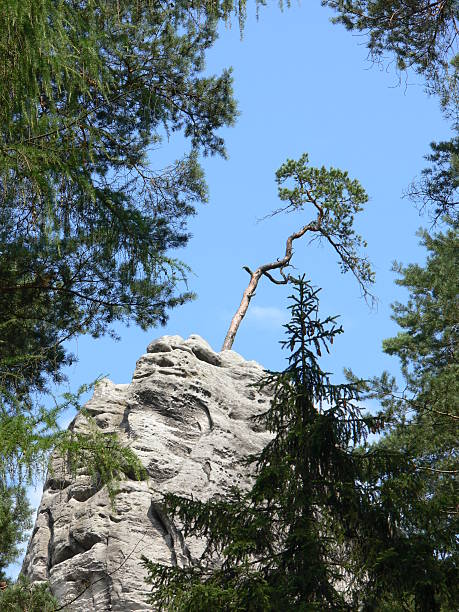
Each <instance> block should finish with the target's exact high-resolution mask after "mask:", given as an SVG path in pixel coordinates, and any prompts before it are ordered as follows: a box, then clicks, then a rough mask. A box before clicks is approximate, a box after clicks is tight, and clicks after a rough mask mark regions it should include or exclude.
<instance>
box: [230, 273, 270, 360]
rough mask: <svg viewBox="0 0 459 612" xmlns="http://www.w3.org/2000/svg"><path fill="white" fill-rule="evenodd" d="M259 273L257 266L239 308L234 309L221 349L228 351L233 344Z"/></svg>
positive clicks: (255, 287)
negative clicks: (234, 312)
mask: <svg viewBox="0 0 459 612" xmlns="http://www.w3.org/2000/svg"><path fill="white" fill-rule="evenodd" d="M261 275H262V272H261V271H260V268H258V269H257V270H255V272H254V273H253V274H251V278H250V282H249V284H248V286H247V289H246V290H245V291H244V293H243V295H242V300H241V303H240V304H239V308H238V309H237V310H236V314H235V315H234V317H233V319H232V321H231V325H230V326H229V329H228V333H227V334H226V338H225V341H224V342H223V346H222V351H229V350H230V349H231V347H232V346H233V342H234V338H235V337H236V334H237V330H238V329H239V325H240V324H241V321H242V319H243V318H244V317H245V313H246V312H247V308H248V307H249V304H250V300H251V299H252V298H253V296H254V295H255V291H256V289H257V285H258V281H259V280H260V278H261Z"/></svg>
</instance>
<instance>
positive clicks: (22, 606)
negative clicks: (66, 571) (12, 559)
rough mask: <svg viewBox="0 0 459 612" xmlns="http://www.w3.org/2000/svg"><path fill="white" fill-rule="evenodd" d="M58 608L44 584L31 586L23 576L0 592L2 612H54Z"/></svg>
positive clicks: (55, 600)
mask: <svg viewBox="0 0 459 612" xmlns="http://www.w3.org/2000/svg"><path fill="white" fill-rule="evenodd" d="M59 608H60V606H59V603H58V601H57V599H56V598H55V597H53V596H52V595H51V593H50V591H49V589H48V586H47V585H46V584H31V583H30V582H28V581H27V580H26V579H25V578H24V577H23V576H21V577H20V578H19V580H18V581H17V582H16V584H14V585H12V586H8V588H6V589H5V590H4V591H0V610H2V612H54V611H55V610H58V609H59Z"/></svg>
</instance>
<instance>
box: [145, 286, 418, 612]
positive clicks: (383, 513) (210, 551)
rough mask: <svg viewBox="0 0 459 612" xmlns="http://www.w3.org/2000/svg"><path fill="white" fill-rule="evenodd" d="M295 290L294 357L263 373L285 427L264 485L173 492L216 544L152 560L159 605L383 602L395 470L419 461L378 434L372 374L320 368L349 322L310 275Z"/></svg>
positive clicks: (290, 342) (261, 476) (273, 414)
mask: <svg viewBox="0 0 459 612" xmlns="http://www.w3.org/2000/svg"><path fill="white" fill-rule="evenodd" d="M291 299H292V303H291V306H290V309H291V320H290V322H289V323H288V324H287V325H286V326H285V327H286V330H287V340H286V341H285V342H283V345H284V347H285V348H288V350H289V351H290V356H289V365H288V367H287V369H286V370H285V371H284V372H281V373H275V374H269V375H267V377H266V379H265V380H264V381H263V383H262V385H268V386H269V388H270V389H271V391H272V393H273V400H272V403H271V406H270V408H269V410H268V411H267V412H266V413H264V414H262V415H260V416H259V417H257V419H256V420H257V421H258V422H259V423H260V424H264V425H265V426H266V427H267V429H268V430H269V431H271V432H272V434H273V438H272V440H271V442H269V443H268V445H267V446H266V447H265V448H264V449H263V451H262V452H261V453H260V454H259V455H257V456H254V457H251V458H249V459H248V463H249V464H251V465H252V467H254V469H255V479H254V483H253V486H252V488H251V489H250V491H249V492H248V493H244V492H242V491H240V490H238V489H234V490H233V492H232V494H231V495H230V496H228V497H226V498H224V499H211V500H209V501H208V502H201V501H198V500H196V499H188V498H182V497H180V496H177V495H172V494H167V495H165V497H164V507H165V511H166V512H168V513H170V515H171V516H172V517H174V518H175V519H176V520H177V519H178V524H179V525H183V531H184V535H185V537H186V536H188V535H190V534H191V535H194V536H199V537H202V538H204V539H205V540H206V542H207V546H206V549H205V551H204V553H203V555H202V558H201V559H200V560H198V561H197V562H196V563H195V564H191V565H190V566H188V567H184V568H177V567H165V566H162V565H160V564H157V563H153V562H151V561H148V560H147V559H145V560H144V562H145V564H146V567H147V568H148V571H149V578H148V581H149V582H150V584H151V585H152V593H151V595H150V599H149V600H150V602H151V603H152V604H153V605H154V608H155V609H157V610H174V611H181V610H187V611H198V610H216V611H225V612H226V611H233V610H254V611H257V610H259V611H260V612H261V611H268V610H271V611H278V610H289V611H291V610H292V611H293V610H295V611H300V610H301V611H306V610H357V609H375V608H374V607H371V605H373V604H374V602H375V601H377V599H378V596H379V593H380V587H381V580H383V581H384V579H385V577H384V576H383V577H382V578H381V576H380V575H379V566H378V564H379V562H380V558H381V557H382V556H384V555H385V554H386V552H387V551H390V550H391V547H392V546H393V539H394V532H393V529H392V526H391V508H390V506H388V505H387V503H386V492H385V481H386V480H387V479H388V478H389V477H392V476H393V475H394V474H395V473H398V474H400V475H402V474H404V473H407V470H410V469H411V468H410V465H409V463H408V462H407V461H405V460H404V455H403V454H402V453H393V454H391V453H384V452H382V451H381V450H380V449H378V450H372V449H370V448H369V447H368V446H367V445H366V442H365V441H366V438H367V436H368V434H369V433H370V432H377V431H379V430H380V428H381V426H382V423H381V421H380V418H379V416H375V417H371V416H369V415H366V414H363V413H362V411H361V409H360V408H359V406H358V405H357V401H358V399H359V396H360V394H361V392H362V391H363V389H364V387H365V384H364V383H363V382H362V381H353V382H350V383H348V384H338V385H337V384H333V383H331V381H330V379H329V375H328V374H327V373H326V372H324V371H323V370H322V369H321V368H320V366H319V363H318V357H320V355H321V352H322V351H328V350H329V348H330V345H331V344H332V343H333V340H334V338H335V337H336V336H337V335H338V334H340V333H341V332H342V329H341V328H340V327H338V326H337V324H336V318H335V317H328V318H327V319H325V320H324V321H322V320H321V319H320V318H319V315H318V298H317V291H315V290H313V288H312V287H311V286H310V285H309V284H308V283H307V282H306V281H305V280H304V279H299V280H296V281H295V293H294V295H293V296H292V298H291ZM389 580H390V578H389ZM395 593H397V590H396V589H395ZM394 609H395V608H394Z"/></svg>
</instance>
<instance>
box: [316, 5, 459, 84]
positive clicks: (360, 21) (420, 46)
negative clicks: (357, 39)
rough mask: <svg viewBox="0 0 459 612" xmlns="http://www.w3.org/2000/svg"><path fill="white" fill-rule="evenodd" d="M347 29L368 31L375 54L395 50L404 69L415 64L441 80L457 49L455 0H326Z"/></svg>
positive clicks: (415, 66)
mask: <svg viewBox="0 0 459 612" xmlns="http://www.w3.org/2000/svg"><path fill="white" fill-rule="evenodd" d="M322 4H324V5H327V6H330V7H331V8H332V9H334V10H335V11H336V12H337V13H338V17H336V18H335V19H334V21H335V22H337V23H342V24H343V25H344V26H345V27H346V28H347V29H348V30H351V31H353V30H357V31H361V32H364V33H366V34H367V35H368V45H367V46H368V48H369V50H370V53H371V54H372V56H373V58H375V59H378V58H381V57H384V54H385V53H387V52H389V53H391V54H394V56H395V59H396V61H397V66H398V68H399V69H401V70H405V69H406V68H407V67H413V68H414V69H415V70H417V71H418V72H421V73H424V74H425V75H426V76H427V77H428V78H431V79H432V78H433V79H435V80H438V77H440V76H443V75H444V70H445V69H447V67H448V64H449V62H450V61H451V59H452V58H453V57H454V56H455V54H456V53H457V20H458V17H459V8H458V6H457V2H456V1H455V0H439V1H438V2H436V1H433V2H429V1H426V0H409V2H405V1H404V0H323V2H322Z"/></svg>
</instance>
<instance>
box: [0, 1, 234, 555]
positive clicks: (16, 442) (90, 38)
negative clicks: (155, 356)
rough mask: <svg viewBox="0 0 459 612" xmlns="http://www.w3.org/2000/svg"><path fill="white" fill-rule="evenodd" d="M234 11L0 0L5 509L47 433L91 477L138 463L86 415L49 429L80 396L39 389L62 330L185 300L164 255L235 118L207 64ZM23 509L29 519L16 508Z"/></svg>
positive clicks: (59, 370) (0, 480) (0, 408)
mask: <svg viewBox="0 0 459 612" xmlns="http://www.w3.org/2000/svg"><path fill="white" fill-rule="evenodd" d="M233 11H234V12H235V14H237V15H240V17H241V23H242V20H243V13H244V3H243V2H241V3H238V4H233V3H232V2H229V3H228V2H225V3H220V2H217V3H215V2H207V1H205V0H204V1H203V2H199V1H198V2H193V3H190V2H188V1H187V0H183V1H182V0H179V1H178V2H174V3H168V2H163V1H162V0H160V1H159V2H156V1H152V0H141V1H138V0H119V1H117V2H116V3H114V2H112V1H111V0H97V1H94V0H84V1H81V2H75V1H73V0H62V1H59V2H56V1H55V0H6V2H3V3H2V7H1V10H0V485H1V486H0V506H1V507H2V509H3V510H4V511H5V512H7V509H8V508H10V510H11V511H13V509H14V507H15V506H14V503H13V504H12V505H11V499H12V498H11V495H12V492H15V491H17V492H18V493H17V495H19V492H20V491H21V490H22V489H21V487H22V486H23V485H24V484H26V483H28V482H30V480H31V478H32V477H33V475H34V474H36V472H37V469H38V468H43V466H44V465H45V464H46V461H47V457H48V456H49V452H50V450H51V449H52V448H54V447H55V446H56V444H59V445H60V449H61V452H65V453H70V455H71V456H72V465H73V466H74V468H75V469H77V466H78V465H79V464H81V463H82V462H84V463H86V464H88V462H89V463H91V462H92V463H91V464H92V465H95V466H97V467H98V468H101V473H99V474H97V478H101V479H102V482H107V483H108V482H110V480H111V479H112V478H115V480H116V478H117V477H119V476H120V473H121V472H123V470H128V471H129V472H132V470H134V473H137V474H138V475H140V466H139V464H138V461H137V460H136V458H135V457H134V456H133V454H132V453H129V449H125V448H122V447H120V446H119V445H118V444H117V441H116V440H115V439H114V438H113V436H112V437H110V436H109V437H107V436H103V435H99V436H98V435H96V433H95V432H94V431H93V430H92V429H91V426H90V425H89V430H90V431H89V433H88V436H86V438H85V440H84V444H83V440H82V439H79V438H78V437H76V436H73V435H71V433H69V434H62V433H61V432H60V431H59V426H58V419H59V416H60V414H62V412H63V411H64V410H66V409H67V408H68V407H69V406H74V407H78V401H77V399H78V398H77V396H76V395H74V396H70V395H68V396H67V397H64V399H63V401H62V402H60V401H59V402H57V403H56V404H55V405H54V406H53V407H52V408H50V407H49V405H50V402H49V401H47V402H46V401H45V399H44V398H45V396H46V394H47V393H48V392H49V390H50V387H51V385H52V384H53V383H60V382H62V380H63V370H64V368H65V367H66V366H67V365H69V364H71V363H72V362H74V360H75V358H74V356H73V355H71V354H70V353H69V352H68V350H67V349H66V348H65V342H66V341H68V340H69V339H71V338H74V337H75V336H77V335H79V334H91V335H92V336H93V337H95V338H97V337H99V336H101V335H102V334H106V333H111V334H113V335H114V332H113V324H114V323H115V322H123V323H126V324H128V323H130V322H134V323H136V324H138V325H139V326H140V327H141V328H142V329H146V328H147V327H150V326H153V325H158V324H164V323H165V321H166V320H167V316H168V312H169V310H170V309H171V308H173V307H175V306H177V305H180V304H182V303H184V302H185V301H187V300H189V299H191V297H192V293H191V292H189V291H188V290H187V289H186V288H184V285H183V281H184V280H185V279H186V275H187V271H188V270H187V267H186V266H185V265H184V264H182V263H181V262H179V261H177V260H175V259H174V258H172V257H171V255H170V251H171V250H172V249H175V248H178V247H181V246H183V245H185V244H186V242H187V240H188V232H187V229H186V221H187V219H188V217H189V216H190V215H192V214H194V211H195V209H194V207H195V205H196V204H197V203H198V202H201V201H203V200H205V199H206V196H207V193H206V186H205V182H204V178H203V173H202V170H201V167H200V165H199V163H198V157H199V155H200V154H202V153H204V154H219V155H223V156H224V155H225V150H224V143H223V140H222V138H221V137H220V136H219V134H218V130H219V128H220V127H222V126H227V125H231V124H232V123H233V122H234V119H235V116H236V104H235V101H234V98H233V94H232V81H231V74H230V71H229V70H225V71H223V72H222V73H221V74H220V75H215V76H212V75H204V73H203V71H204V67H205V54H206V52H207V50H208V49H209V48H210V47H211V46H212V44H213V43H214V41H215V39H216V36H217V25H218V22H219V20H221V19H225V18H229V15H230V14H231V13H232V12H233ZM178 132H181V133H183V134H184V135H185V137H186V138H187V140H188V143H189V146H188V149H185V150H184V151H183V155H182V156H181V157H180V158H179V159H178V160H177V161H175V162H167V163H165V162H164V161H161V159H160V155H159V154H158V151H157V150H158V148H159V147H160V144H161V142H162V140H163V139H165V138H168V139H169V138H171V137H172V136H173V134H174V133H178ZM77 395H78V394H77ZM48 400H49V396H48ZM83 448H84V450H82V449H83ZM107 451H110V452H107ZM78 457H79V459H78ZM106 457H109V460H108V461H107V460H106V459H104V458H106ZM94 475H96V474H94ZM17 487H19V488H17ZM14 495H16V493H14ZM14 495H13V497H14ZM21 507H22V511H23V518H24V528H25V525H26V520H25V517H26V515H27V514H28V511H27V510H26V508H25V506H21ZM3 510H2V512H3ZM10 514H11V513H10ZM5 516H6V515H5ZM10 518H11V520H12V521H13V522H12V523H10V527H9V528H8V533H9V534H13V533H16V532H15V529H16V526H17V525H16V523H15V522H14V520H13V517H12V516H10ZM5 520H6V518H5ZM16 536H17V538H18V541H19V540H20V539H21V537H22V534H20V533H16ZM5 542H6V540H5ZM14 550H16V545H15V544H13V542H11V546H10V545H8V546H7V545H6V544H5V548H4V549H2V551H1V553H2V554H3V555H4V558H5V559H6V558H8V559H9V560H11V558H12V556H14V555H13V551H14Z"/></svg>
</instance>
